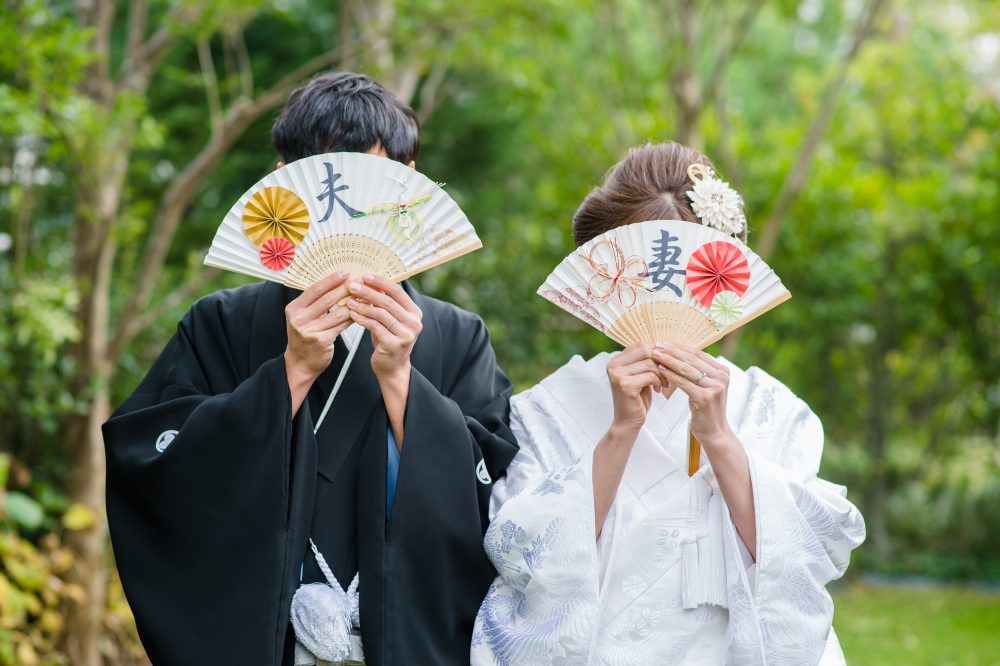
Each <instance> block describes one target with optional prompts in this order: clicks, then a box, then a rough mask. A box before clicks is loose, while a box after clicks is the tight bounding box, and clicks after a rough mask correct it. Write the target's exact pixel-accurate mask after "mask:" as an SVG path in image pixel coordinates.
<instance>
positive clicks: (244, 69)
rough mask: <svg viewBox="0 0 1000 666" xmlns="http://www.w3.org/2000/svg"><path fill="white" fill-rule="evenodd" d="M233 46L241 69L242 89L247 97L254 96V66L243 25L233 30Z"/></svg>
mask: <svg viewBox="0 0 1000 666" xmlns="http://www.w3.org/2000/svg"><path fill="white" fill-rule="evenodd" d="M231 36H232V41H233V46H234V48H235V50H236V62H238V63H239V70H240V90H241V91H242V93H243V96H244V97H246V98H247V99H252V98H253V66H251V64H250V52H249V51H248V50H247V40H246V35H244V34H243V26H237V27H236V28H235V29H234V30H233V32H232V35H231Z"/></svg>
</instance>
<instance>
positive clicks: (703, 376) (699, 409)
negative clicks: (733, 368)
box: [653, 342, 734, 456]
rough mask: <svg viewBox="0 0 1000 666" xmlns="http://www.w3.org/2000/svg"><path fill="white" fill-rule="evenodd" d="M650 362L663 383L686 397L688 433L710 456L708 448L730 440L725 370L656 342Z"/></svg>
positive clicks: (698, 354)
mask: <svg viewBox="0 0 1000 666" xmlns="http://www.w3.org/2000/svg"><path fill="white" fill-rule="evenodd" d="M653 358H654V359H655V360H656V362H657V364H658V366H659V368H658V369H659V372H660V373H661V375H662V378H663V380H664V381H665V382H668V383H669V384H671V386H672V387H676V388H679V389H680V390H681V391H683V392H684V393H686V394H687V396H688V403H689V405H690V407H691V433H692V434H693V435H694V436H695V437H697V438H698V441H699V442H701V444H702V446H704V447H705V449H706V451H707V452H708V453H709V456H711V452H712V448H713V447H715V446H716V445H718V444H720V443H724V442H725V443H728V442H730V441H731V439H732V438H733V437H734V435H733V432H732V430H731V429H730V427H729V421H727V420H726V395H727V393H728V392H729V368H727V367H726V366H725V365H723V364H722V363H720V362H719V361H717V360H715V359H714V358H712V357H711V356H709V355H708V354H706V353H705V352H703V351H699V350H696V349H692V348H690V347H684V346H680V345H674V344H671V343H669V342H659V343H657V344H656V346H655V347H654V349H653Z"/></svg>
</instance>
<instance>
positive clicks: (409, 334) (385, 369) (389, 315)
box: [347, 275, 423, 448]
mask: <svg viewBox="0 0 1000 666" xmlns="http://www.w3.org/2000/svg"><path fill="white" fill-rule="evenodd" d="M349 289H350V292H351V298H349V299H348V301H347V309H348V311H349V313H350V317H351V319H352V320H353V321H356V322H357V323H359V324H361V325H362V326H364V327H365V328H366V329H368V331H370V332H371V335H372V341H373V342H374V344H375V353H373V354H372V358H371V364H372V370H373V371H374V372H375V377H376V378H377V379H378V383H379V387H380V388H381V389H382V399H383V401H384V402H385V409H386V412H387V413H388V416H389V424H390V426H391V427H392V434H393V437H394V438H395V440H396V445H397V446H399V447H400V448H402V446H403V417H404V416H405V414H406V400H407V398H408V397H409V392H410V352H411V351H412V350H413V345H414V343H415V342H416V341H417V336H418V335H420V331H421V330H422V329H423V324H421V319H423V312H421V311H420V308H419V307H417V304H416V303H414V302H413V299H411V298H410V296H409V295H408V294H407V293H406V291H405V290H404V289H403V288H402V287H401V286H399V285H398V284H396V283H395V282H392V281H391V280H387V279H386V278H384V277H380V276H375V275H366V276H364V279H363V280H353V281H352V282H351V284H350V287H349Z"/></svg>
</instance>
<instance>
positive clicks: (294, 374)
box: [284, 350, 319, 387]
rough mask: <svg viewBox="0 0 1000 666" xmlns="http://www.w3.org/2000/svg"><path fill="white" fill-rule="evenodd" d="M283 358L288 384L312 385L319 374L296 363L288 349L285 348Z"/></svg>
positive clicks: (292, 385) (293, 385)
mask: <svg viewBox="0 0 1000 666" xmlns="http://www.w3.org/2000/svg"><path fill="white" fill-rule="evenodd" d="M284 359H285V374H286V375H287V376H288V385H289V386H291V387H295V386H306V387H309V386H312V384H313V382H315V381H316V378H317V377H318V376H319V375H317V374H315V373H313V372H311V371H309V370H307V369H306V368H303V367H302V366H301V365H300V364H298V363H296V362H295V358H294V357H293V356H292V355H291V354H289V353H288V350H285V354H284Z"/></svg>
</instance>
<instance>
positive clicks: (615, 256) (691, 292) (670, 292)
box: [538, 220, 791, 349]
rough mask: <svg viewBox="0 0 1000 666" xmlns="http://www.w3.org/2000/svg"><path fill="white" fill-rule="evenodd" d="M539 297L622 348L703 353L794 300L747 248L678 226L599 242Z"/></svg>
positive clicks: (630, 228) (699, 228)
mask: <svg viewBox="0 0 1000 666" xmlns="http://www.w3.org/2000/svg"><path fill="white" fill-rule="evenodd" d="M538 294H539V295H540V296H542V297H543V298H546V299H548V300H549V301H552V302H553V303H555V304H556V305H558V306H559V307H561V308H562V309H564V310H566V311H567V312H569V313H571V314H573V315H575V316H576V317H578V318H580V319H582V320H583V321H585V322H587V323H588V324H590V325H591V326H593V327H594V328H596V329H598V330H600V331H602V332H604V333H605V334H606V335H607V336H608V337H610V338H611V339H612V340H615V341H616V342H618V343H619V344H622V345H625V346H627V345H629V344H632V343H634V342H639V341H649V342H674V343H677V344H684V345H690V346H692V347H697V348H698V349H704V348H705V347H707V346H708V345H710V344H712V343H713V342H715V341H717V340H718V339H719V338H721V337H722V336H724V335H725V334H726V333H729V332H730V331H732V330H734V329H736V328H739V327H740V326H742V325H743V324H745V323H747V322H748V321H750V320H751V319H753V318H755V317H757V316H759V315H762V314H763V313H765V312H767V311H768V310H770V309H771V308H773V307H775V306H776V305H778V304H779V303H781V302H782V301H785V300H787V299H788V298H791V294H790V293H788V290H787V289H785V287H784V285H782V284H781V280H779V279H778V276H777V275H775V274H774V271H772V270H771V269H770V267H769V266H768V265H767V264H766V263H764V260H763V259H761V258H760V257H758V256H757V255H756V254H754V253H753V252H752V251H751V250H750V249H749V248H748V247H747V246H746V245H744V244H743V243H742V242H741V241H739V240H737V239H735V238H733V237H732V236H727V235H726V234H724V233H722V232H721V231H717V230H715V229H712V228H710V227H706V226H704V225H701V224H692V223H691V222H681V221H678V220H654V221H650V222H638V223H636V224H629V225H627V226H624V227H618V228H616V229H612V230H611V231H608V232H606V233H603V234H601V235H600V236H597V237H596V238H594V239H592V240H590V241H588V242H587V243H584V244H583V245H581V246H580V247H579V248H577V250H576V251H575V252H573V253H572V254H571V255H569V256H568V257H566V258H565V259H563V260H562V262H560V264H559V265H558V266H556V269H555V270H554V271H552V274H551V275H549V277H548V278H547V279H546V280H545V282H544V283H543V284H542V286H541V287H539V289H538Z"/></svg>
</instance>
